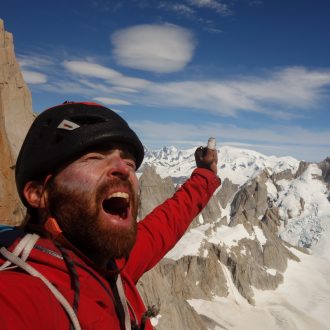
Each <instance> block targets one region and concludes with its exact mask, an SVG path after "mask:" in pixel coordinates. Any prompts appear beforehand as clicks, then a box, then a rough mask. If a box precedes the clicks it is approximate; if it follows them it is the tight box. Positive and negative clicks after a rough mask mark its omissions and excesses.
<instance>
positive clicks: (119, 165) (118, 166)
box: [107, 157, 130, 179]
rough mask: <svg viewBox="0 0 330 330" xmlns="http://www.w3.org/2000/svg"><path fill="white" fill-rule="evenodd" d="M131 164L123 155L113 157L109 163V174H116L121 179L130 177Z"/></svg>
mask: <svg viewBox="0 0 330 330" xmlns="http://www.w3.org/2000/svg"><path fill="white" fill-rule="evenodd" d="M129 173H130V171H129V166H128V165H127V164H126V163H125V162H124V160H123V159H122V158H121V157H116V158H115V159H112V161H111V162H110V165H109V170H108V173H107V174H108V176H110V177H111V176H112V177H113V176H115V177H117V178H120V179H127V178H128V177H129Z"/></svg>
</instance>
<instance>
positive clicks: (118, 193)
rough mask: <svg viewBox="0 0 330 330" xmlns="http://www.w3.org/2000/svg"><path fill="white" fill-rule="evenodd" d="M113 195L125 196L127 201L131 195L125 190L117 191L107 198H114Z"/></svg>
mask: <svg viewBox="0 0 330 330" xmlns="http://www.w3.org/2000/svg"><path fill="white" fill-rule="evenodd" d="M113 197H120V198H125V199H126V200H127V201H129V195H128V194H127V193H125V192H120V191H118V192H115V193H113V194H111V195H110V196H108V198H107V199H110V198H113Z"/></svg>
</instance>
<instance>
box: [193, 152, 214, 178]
mask: <svg viewBox="0 0 330 330" xmlns="http://www.w3.org/2000/svg"><path fill="white" fill-rule="evenodd" d="M195 161H196V165H197V167H200V168H207V169H209V170H211V171H212V172H213V173H214V174H217V173H218V166H217V165H218V152H217V150H216V149H210V148H207V147H198V148H197V149H196V151H195Z"/></svg>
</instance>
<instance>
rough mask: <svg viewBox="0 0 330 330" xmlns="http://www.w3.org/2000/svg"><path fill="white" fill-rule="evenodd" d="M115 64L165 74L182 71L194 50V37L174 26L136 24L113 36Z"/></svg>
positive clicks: (185, 30)
mask: <svg viewBox="0 0 330 330" xmlns="http://www.w3.org/2000/svg"><path fill="white" fill-rule="evenodd" d="M111 41H112V43H113V45H114V55H115V58H116V61H117V62H118V63H119V64H121V65H123V66H127V67H130V68H134V69H140V70H146V71H152V72H158V73H168V72H174V71H178V70H181V69H183V68H184V67H185V66H186V65H187V63H188V62H189V61H190V60H191V58H192V56H193V52H194V49H195V42H194V38H193V35H192V33H191V32H190V31H188V30H187V29H184V28H181V27H179V26H176V25H170V24H166V25H146V24H145V25H138V26H134V27H131V28H128V29H124V30H120V31H117V32H116V33H114V34H113V35H112V38H111Z"/></svg>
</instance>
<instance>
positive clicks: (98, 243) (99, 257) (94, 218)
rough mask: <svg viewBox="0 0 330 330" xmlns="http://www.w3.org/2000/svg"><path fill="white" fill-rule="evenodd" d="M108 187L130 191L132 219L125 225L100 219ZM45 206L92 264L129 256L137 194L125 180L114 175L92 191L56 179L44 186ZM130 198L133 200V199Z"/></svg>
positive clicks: (132, 244) (131, 245)
mask: <svg viewBox="0 0 330 330" xmlns="http://www.w3.org/2000/svg"><path fill="white" fill-rule="evenodd" d="M109 187H111V188H115V187H126V188H128V189H129V191H130V196H131V197H130V200H131V201H130V203H131V212H132V216H133V221H132V224H131V226H129V227H127V228H120V227H119V228H118V227H117V226H115V225H114V224H111V223H106V224H104V223H103V222H102V221H101V218H100V216H99V215H100V212H101V211H102V201H103V199H104V196H106V194H107V192H108V191H109ZM47 193H48V209H49V212H50V214H51V216H53V217H55V219H56V220H57V222H58V224H59V226H60V227H61V229H62V231H63V234H64V236H65V237H66V238H67V239H68V240H69V241H70V242H71V243H72V244H73V245H74V246H76V247H77V248H78V249H79V250H80V251H81V252H83V253H84V254H85V255H86V256H87V257H88V258H90V259H91V260H92V261H93V262H94V263H96V264H99V265H102V264H105V263H107V262H108V261H109V260H110V259H115V258H125V257H128V256H129V253H130V251H131V250H132V248H133V246H134V244H135V241H136V235H137V222H136V219H137V205H138V203H137V193H135V192H134V189H133V188H132V185H131V184H130V182H129V181H127V180H122V179H119V178H114V179H111V180H107V181H106V182H103V183H101V184H100V185H99V186H98V187H96V189H95V191H93V192H92V193H90V192H88V193H86V192H82V191H79V189H70V187H69V186H67V185H65V184H64V185H59V184H57V183H56V178H55V179H54V180H50V182H49V185H48V187H47ZM132 199H133V200H132Z"/></svg>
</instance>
